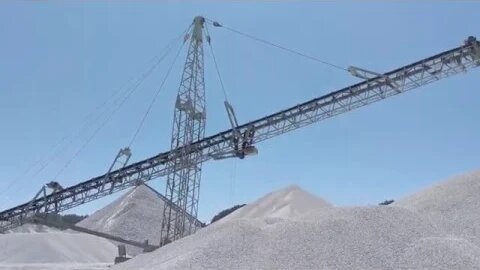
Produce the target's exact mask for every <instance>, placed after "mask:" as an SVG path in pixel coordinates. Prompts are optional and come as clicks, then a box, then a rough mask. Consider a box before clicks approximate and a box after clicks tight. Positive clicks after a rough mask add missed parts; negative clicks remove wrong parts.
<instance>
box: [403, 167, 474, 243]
mask: <svg viewBox="0 0 480 270" xmlns="http://www.w3.org/2000/svg"><path fill="white" fill-rule="evenodd" d="M394 205H395V206H399V207H404V208H407V209H410V210H412V211H415V212H417V213H419V214H420V215H421V216H423V217H425V218H427V219H429V220H430V221H431V222H432V223H435V224H437V226H439V227H442V228H443V229H444V230H445V231H446V233H447V235H450V236H452V237H458V238H464V239H466V240H468V241H470V242H472V243H473V244H476V245H477V246H480V172H473V173H468V174H464V175H460V176H457V177H453V178H451V179H449V180H447V181H444V182H442V183H440V184H437V185H434V186H432V187H429V188H427V189H425V190H423V191H420V192H417V193H414V194H413V195H410V196H408V197H406V198H404V199H401V200H399V201H398V202H396V203H395V204H394Z"/></svg>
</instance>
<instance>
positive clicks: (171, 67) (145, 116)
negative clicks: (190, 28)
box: [128, 43, 185, 147]
mask: <svg viewBox="0 0 480 270" xmlns="http://www.w3.org/2000/svg"><path fill="white" fill-rule="evenodd" d="M184 45H185V43H182V45H181V46H180V48H179V49H178V51H177V54H176V55H175V58H174V59H173V61H172V64H171V65H170V67H169V68H168V70H167V73H166V74H165V76H164V77H163V81H162V83H161V84H160V86H159V87H158V89H157V91H155V95H154V96H153V99H152V101H151V102H150V104H149V106H148V108H147V110H146V111H145V114H144V115H143V117H142V119H141V120H140V124H139V125H138V127H137V130H136V131H135V133H134V134H133V137H132V139H131V140H130V143H129V144H128V147H131V146H132V144H133V143H134V142H135V139H136V138H137V136H138V134H139V133H140V130H141V129H142V127H143V125H144V123H145V120H146V119H147V117H148V115H149V114H150V111H151V110H152V108H153V105H154V104H155V101H156V100H157V97H158V94H159V93H160V91H161V90H162V88H163V85H164V84H165V82H166V81H167V78H168V76H169V75H170V72H171V71H172V69H173V67H174V65H175V62H176V61H177V59H178V56H179V55H180V52H181V51H182V48H183V46H184Z"/></svg>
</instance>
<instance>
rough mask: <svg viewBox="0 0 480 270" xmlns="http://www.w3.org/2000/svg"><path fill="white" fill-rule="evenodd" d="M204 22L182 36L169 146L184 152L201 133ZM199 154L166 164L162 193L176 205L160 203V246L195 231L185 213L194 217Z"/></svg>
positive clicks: (203, 117)
mask: <svg viewBox="0 0 480 270" xmlns="http://www.w3.org/2000/svg"><path fill="white" fill-rule="evenodd" d="M204 23H205V18H203V17H201V16H197V17H195V19H194V20H193V28H192V30H191V31H190V33H187V35H186V37H185V40H186V41H187V40H189V48H188V53H187V59H186V61H185V67H184V70H183V75H182V80H181V82H180V87H179V89H178V94H177V100H176V102H175V112H174V118H173V128H172V141H171V149H172V150H173V149H177V148H179V147H182V146H183V147H184V148H183V152H185V153H187V152H190V151H189V150H190V148H189V146H190V145H191V144H192V143H193V142H195V141H198V140H200V139H203V138H204V136H205V120H206V113H205V83H204V70H203V38H204V29H203V27H204ZM207 39H208V37H207ZM202 154H203V153H202V151H192V152H190V154H183V155H180V156H179V157H178V158H176V159H174V160H171V161H170V162H169V163H168V164H167V166H171V167H173V168H174V170H173V172H171V173H170V174H169V175H168V176H167V186H166V191H165V196H166V197H167V198H168V199H169V200H170V201H171V202H173V203H175V204H176V205H177V206H178V208H177V210H176V211H175V210H173V209H172V208H171V207H169V206H168V205H167V204H165V206H164V209H163V220H162V231H161V240H160V244H161V245H163V244H166V243H169V242H171V241H174V240H177V239H179V238H182V237H183V236H186V235H189V234H191V233H193V232H195V230H196V226H195V224H192V222H189V220H188V219H187V215H190V216H192V217H195V218H196V217H197V210H198V195H199V190H200V178H201V169H202V168H201V166H202V162H201V158H202Z"/></svg>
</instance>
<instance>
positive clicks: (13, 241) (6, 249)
mask: <svg viewBox="0 0 480 270" xmlns="http://www.w3.org/2000/svg"><path fill="white" fill-rule="evenodd" d="M0 247H1V248H0V266H1V265H5V264H29V263H32V264H42V263H43V264H48V263H53V264H58V263H111V262H113V259H114V258H115V256H116V255H117V247H116V246H115V245H113V244H112V243H111V242H110V241H107V240H105V239H102V238H99V237H96V236H92V235H88V234H82V233H64V232H50V233H11V234H4V235H0Z"/></svg>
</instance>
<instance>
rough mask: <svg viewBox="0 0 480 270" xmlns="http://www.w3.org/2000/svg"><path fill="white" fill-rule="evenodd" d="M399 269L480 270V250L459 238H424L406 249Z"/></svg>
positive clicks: (398, 263) (399, 263)
mask: <svg viewBox="0 0 480 270" xmlns="http://www.w3.org/2000/svg"><path fill="white" fill-rule="evenodd" d="M396 265H397V266H398V269H438V270H451V269H480V248H479V247H477V246H476V245H473V244H472V243H470V242H468V241H466V240H464V239H458V238H440V237H431V238H423V239H420V240H418V241H416V242H415V243H413V244H411V245H410V246H409V247H408V248H407V249H405V251H404V254H403V255H402V256H401V257H400V258H399V260H398V262H397V264H396Z"/></svg>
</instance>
